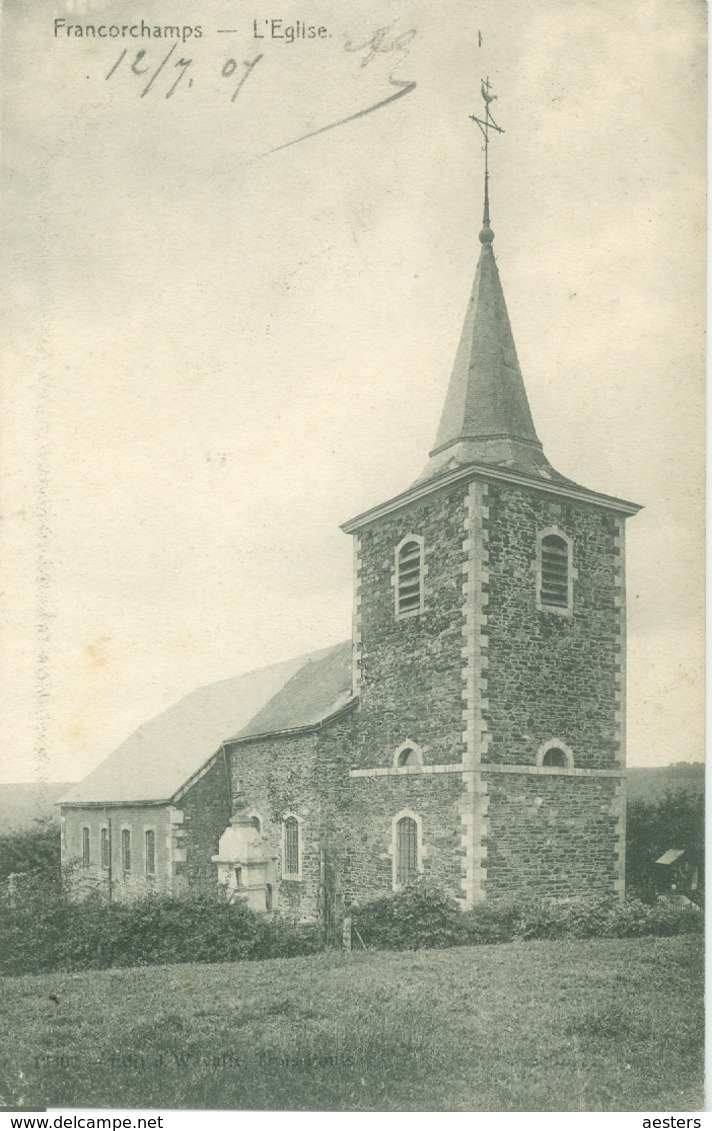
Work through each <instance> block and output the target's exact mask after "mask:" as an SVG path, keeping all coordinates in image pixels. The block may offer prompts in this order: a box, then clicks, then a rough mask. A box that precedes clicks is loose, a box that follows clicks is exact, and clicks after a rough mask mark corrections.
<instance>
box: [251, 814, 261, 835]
mask: <svg viewBox="0 0 712 1131" xmlns="http://www.w3.org/2000/svg"><path fill="white" fill-rule="evenodd" d="M250 824H251V825H252V827H253V829H257V832H258V833H261V832H262V821H261V820H260V818H259V814H258V813H251V814H250Z"/></svg>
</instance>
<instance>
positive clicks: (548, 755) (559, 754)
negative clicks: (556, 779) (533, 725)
mask: <svg viewBox="0 0 712 1131" xmlns="http://www.w3.org/2000/svg"><path fill="white" fill-rule="evenodd" d="M536 764H537V766H548V767H550V768H551V769H559V770H571V769H573V765H574V755H573V751H572V750H571V748H570V747H569V746H567V745H566V743H565V742H562V741H561V739H560V738H552V739H550V741H549V742H545V743H544V745H543V746H540V747H539V750H538V751H537V756H536Z"/></svg>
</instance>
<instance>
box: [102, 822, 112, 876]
mask: <svg viewBox="0 0 712 1131" xmlns="http://www.w3.org/2000/svg"><path fill="white" fill-rule="evenodd" d="M99 846H100V850H101V866H102V868H106V869H108V868H109V865H110V863H111V859H110V857H111V853H110V851H109V830H108V829H107V828H106V827H104V828H103V829H102V830H101V833H100V834H99Z"/></svg>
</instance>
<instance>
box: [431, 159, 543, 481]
mask: <svg viewBox="0 0 712 1131" xmlns="http://www.w3.org/2000/svg"><path fill="white" fill-rule="evenodd" d="M493 241H494V232H493V231H492V228H491V227H490V209H489V187H488V174H487V173H485V198H484V216H483V222H482V230H481V232H480V243H481V245H482V247H481V251H480V258H479V262H478V264H477V271H476V273H475V281H474V284H473V287H472V293H471V295H470V301H469V303H468V306H467V312H466V314H465V321H464V325H463V328H462V335H461V337H460V344H459V346H458V349H457V353H456V355H455V364H454V366H453V370H452V376H451V378H450V385H449V388H448V391H447V396H446V398H445V406H444V408H443V412H442V417H441V419H440V427H439V428H438V433H437V436H436V439H435V445H434V447H433V450H432V451H431V453H430V461H429V463H428V465H427V467H426V468H425V471H424V472H423V474H422V475H421V477H420V479H419V480H418V482H419V483H422V482H424V481H425V480H428V479H430V478H431V477H433V476H435V475H438V474H439V473H441V472H443V471H446V470H447V471H449V470H452V469H453V468H455V467H458V466H460V465H462V464H466V463H473V462H475V463H485V464H493V465H496V466H499V467H506V468H510V469H511V470H513V471H520V472H524V473H525V474H529V475H536V476H541V477H542V478H545V479H560V478H562V477H560V476H559V475H558V473H557V472H556V471H554V469H553V468H552V467H551V465H550V464H549V462H548V460H547V459H546V456H545V455H544V452H543V449H542V446H541V442H540V440H539V437H538V436H537V433H536V429H535V427H534V421H533V420H532V414H531V410H530V408H529V401H528V399H527V394H526V389H525V388H524V379H523V377H522V371H521V369H520V368H519V361H518V359H517V351H516V347H515V345H514V337H513V335H512V327H511V325H510V322H509V315H508V314H507V306H506V303H505V301H504V293H503V291H502V284H501V282H500V278H499V271H498V269H497V262H496V260H495V255H494V250H493V247H492V244H493Z"/></svg>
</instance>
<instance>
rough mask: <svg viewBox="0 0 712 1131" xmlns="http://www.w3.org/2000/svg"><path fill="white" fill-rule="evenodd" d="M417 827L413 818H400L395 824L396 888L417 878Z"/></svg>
mask: <svg viewBox="0 0 712 1131" xmlns="http://www.w3.org/2000/svg"><path fill="white" fill-rule="evenodd" d="M418 840H419V837H418V825H417V822H416V821H415V820H414V819H413V817H401V818H400V820H399V821H398V822H397V823H396V846H395V847H396V864H395V882H396V886H398V887H402V886H403V884H407V883H408V882H409V880H415V879H417V876H418V870H419V869H418V856H419V847H420V846H419V843H418Z"/></svg>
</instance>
